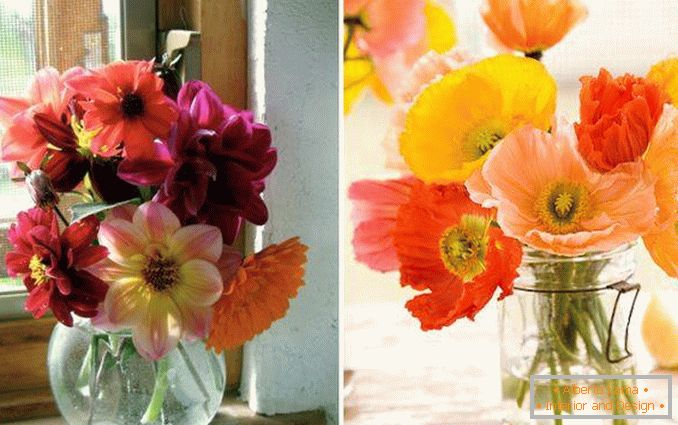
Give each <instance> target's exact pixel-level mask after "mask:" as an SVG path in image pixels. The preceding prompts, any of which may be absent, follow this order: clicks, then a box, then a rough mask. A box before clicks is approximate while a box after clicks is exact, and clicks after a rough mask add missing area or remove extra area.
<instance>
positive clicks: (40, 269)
mask: <svg viewBox="0 0 678 425" xmlns="http://www.w3.org/2000/svg"><path fill="white" fill-rule="evenodd" d="M28 268H29V269H30V271H31V279H33V281H34V282H35V285H42V284H43V283H45V282H47V281H48V280H49V277H48V276H47V265H46V264H44V263H43V262H42V258H40V257H38V255H37V254H36V255H33V256H32V257H31V260H30V261H29V262H28Z"/></svg>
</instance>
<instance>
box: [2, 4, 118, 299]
mask: <svg viewBox="0 0 678 425" xmlns="http://www.w3.org/2000/svg"><path fill="white" fill-rule="evenodd" d="M75 3H76V2H73V1H72V0H35V1H31V0H23V1H7V0H0V96H23V95H24V94H25V93H26V90H27V88H28V85H29V84H30V82H31V80H32V78H33V75H34V74H35V72H36V71H37V70H38V69H40V68H42V67H44V66H48V65H49V66H53V67H55V68H57V69H58V70H59V71H63V70H65V69H68V68H70V67H72V66H77V65H80V66H85V67H89V68H95V67H99V66H102V65H104V64H106V63H108V62H110V61H113V60H117V59H120V58H121V44H122V43H121V41H122V40H121V29H120V21H121V17H120V9H121V7H120V0H80V1H78V2H77V6H76V5H75ZM2 132H3V128H2V127H0V137H1V136H2ZM10 177H11V176H10V166H9V165H8V164H2V165H0V205H2V207H1V208H0V294H2V293H8V292H14V291H18V290H23V285H21V286H17V285H8V281H7V279H8V278H7V271H6V269H5V264H4V257H5V253H6V252H7V250H8V248H9V246H8V241H7V230H8V229H9V225H10V224H11V222H13V221H14V219H15V217H16V214H17V213H18V212H19V211H21V210H24V209H27V208H30V207H31V205H32V203H31V200H30V198H29V196H28V193H27V192H26V190H25V188H24V185H23V183H21V182H17V181H11V178H10Z"/></svg>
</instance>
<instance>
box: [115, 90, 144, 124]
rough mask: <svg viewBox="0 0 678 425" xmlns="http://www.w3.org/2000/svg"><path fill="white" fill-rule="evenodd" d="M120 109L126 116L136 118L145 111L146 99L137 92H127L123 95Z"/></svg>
mask: <svg viewBox="0 0 678 425" xmlns="http://www.w3.org/2000/svg"><path fill="white" fill-rule="evenodd" d="M120 109H122V114H123V115H124V116H125V118H134V117H138V116H139V115H141V114H143V113H144V99H142V98H141V96H139V95H138V94H136V93H127V94H125V95H124V96H123V97H122V102H120Z"/></svg>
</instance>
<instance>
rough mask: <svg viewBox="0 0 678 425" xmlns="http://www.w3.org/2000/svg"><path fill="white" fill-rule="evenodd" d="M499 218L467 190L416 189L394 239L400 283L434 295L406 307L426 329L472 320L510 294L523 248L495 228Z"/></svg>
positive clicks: (423, 186) (400, 214)
mask: <svg viewBox="0 0 678 425" xmlns="http://www.w3.org/2000/svg"><path fill="white" fill-rule="evenodd" d="M494 216H495V211H494V210H493V209H486V208H483V207H481V206H480V205H477V204H475V203H473V202H472V201H471V200H470V199H469V196H468V192H467V191H466V189H465V188H464V186H462V185H458V184H450V185H446V186H440V185H426V184H424V183H421V182H419V183H417V184H415V185H414V186H413V188H412V194H411V196H410V200H409V202H407V203H406V204H404V205H403V206H401V207H400V210H399V212H398V218H397V221H396V226H395V229H394V231H393V239H394V244H395V248H396V251H397V253H398V258H399V260H400V264H401V266H400V282H401V284H402V285H410V286H412V287H413V288H415V289H417V290H422V291H423V290H429V291H430V292H429V293H426V294H422V295H418V296H416V297H415V298H414V299H412V300H410V301H409V302H408V303H407V308H408V310H410V312H411V313H412V314H413V315H414V316H415V317H417V318H418V319H419V320H420V321H421V328H422V329H423V330H431V329H440V328H442V327H443V326H448V325H450V324H452V323H454V322H455V321H456V320H457V319H459V318H462V317H468V318H470V319H473V317H474V316H475V314H476V313H477V312H478V311H480V310H481V309H482V308H483V307H484V306H485V305H486V304H487V303H488V302H489V301H490V299H491V298H492V295H493V294H494V292H495V291H496V289H497V288H500V289H501V295H500V297H499V298H500V299H501V298H503V297H505V296H507V295H510V294H511V292H512V289H513V280H514V279H515V278H516V277H517V275H518V274H517V273H516V269H517V268H518V266H519V265H520V260H521V257H522V248H521V246H520V244H519V243H518V241H516V240H515V239H512V238H509V237H507V236H505V235H504V234H503V233H502V231H501V230H500V229H499V228H498V227H496V226H495V225H494Z"/></svg>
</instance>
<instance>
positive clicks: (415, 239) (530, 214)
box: [349, 0, 678, 423]
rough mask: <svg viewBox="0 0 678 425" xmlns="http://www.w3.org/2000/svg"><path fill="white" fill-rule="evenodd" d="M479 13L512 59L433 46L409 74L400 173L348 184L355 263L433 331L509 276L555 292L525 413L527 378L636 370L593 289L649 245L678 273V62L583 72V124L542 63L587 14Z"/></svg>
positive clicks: (517, 0)
mask: <svg viewBox="0 0 678 425" xmlns="http://www.w3.org/2000/svg"><path fill="white" fill-rule="evenodd" d="M482 16H483V19H484V21H485V22H486V24H487V25H488V27H489V29H490V30H491V32H492V35H493V38H494V39H495V40H494V41H496V42H498V43H499V44H501V46H502V50H508V51H511V52H512V53H501V54H497V55H496V56H492V57H487V58H475V57H471V56H470V55H468V54H467V53H465V52H463V51H460V50H452V51H449V52H446V53H438V52H429V53H427V54H425V55H424V56H422V57H421V58H420V59H419V60H418V61H417V63H416V64H415V65H414V66H413V67H412V70H411V72H410V74H409V77H407V78H405V79H404V80H403V82H402V84H401V86H400V88H399V95H398V96H397V99H396V102H395V106H394V108H393V109H394V111H393V119H392V121H391V125H390V128H389V131H388V133H387V138H386V140H385V142H384V146H385V148H386V150H387V155H386V157H387V166H388V167H390V168H391V169H393V170H395V171H396V172H397V173H398V174H399V176H397V177H395V178H390V179H387V180H362V181H358V182H355V183H353V185H352V186H351V187H350V188H349V198H350V199H352V201H353V204H354V209H353V215H352V218H353V221H354V224H355V233H354V239H353V246H354V250H355V255H356V258H357V260H358V261H360V262H362V263H364V264H366V265H367V266H369V267H370V268H372V269H374V270H377V271H381V272H388V271H399V273H400V283H401V285H403V286H411V287H412V288H414V289H416V290H419V291H426V292H425V293H423V294H421V295H418V296H416V297H415V298H414V299H412V300H410V301H409V302H407V304H406V307H407V309H408V310H409V311H410V312H411V313H412V315H413V316H414V317H416V318H417V319H419V321H420V322H421V327H422V329H423V330H433V329H441V328H442V327H445V326H449V325H451V324H452V323H454V322H455V321H456V320H457V319H460V318H464V317H466V318H469V319H473V317H474V316H475V315H476V314H477V313H478V312H479V311H480V310H481V309H482V308H483V307H484V306H485V305H486V304H487V303H488V302H489V301H490V299H491V298H492V297H493V296H494V294H495V292H497V289H499V299H500V300H501V299H504V298H505V297H508V296H509V295H512V293H513V290H514V281H515V282H525V281H527V280H529V279H531V280H533V281H536V282H537V284H536V285H534V286H533V287H532V288H531V289H530V290H532V291H533V292H537V293H544V294H546V295H544V296H540V297H535V299H534V303H533V304H532V305H531V306H529V309H530V314H532V315H534V318H535V320H534V321H535V327H536V328H537V330H536V331H535V332H536V335H537V340H538V342H537V344H536V346H535V347H534V348H533V350H532V351H531V354H530V357H531V358H530V359H529V360H528V361H527V367H526V372H525V374H524V375H525V377H526V379H527V381H523V382H521V383H520V385H519V386H518V387H519V388H518V389H516V390H515V391H514V392H513V397H515V399H516V400H517V402H518V405H520V406H523V402H524V399H525V396H526V390H527V386H526V383H527V382H528V381H529V376H530V375H534V374H540V373H541V374H553V375H562V374H569V373H568V372H570V371H571V372H572V373H582V372H581V369H579V370H578V371H575V366H576V365H579V364H582V365H587V367H588V366H590V367H592V368H593V370H594V371H595V372H596V373H598V374H612V373H621V372H620V371H623V370H625V369H623V368H621V366H620V367H619V368H617V367H615V366H616V363H617V362H616V359H614V357H615V354H616V355H617V357H619V356H620V355H623V354H624V351H623V347H621V344H620V343H619V341H617V339H618V338H615V337H614V335H612V326H611V324H609V323H608V322H609V321H610V319H609V318H608V316H609V314H610V312H609V311H607V309H606V308H605V306H603V305H602V302H601V300H600V299H599V298H598V297H597V296H594V294H593V293H594V292H595V291H598V290H599V289H601V288H597V289H594V290H592V291H591V292H590V293H588V292H587V291H589V289H584V288H587V287H589V286H592V283H595V282H596V281H598V280H600V281H604V280H605V279H607V277H606V276H607V273H608V271H606V270H607V269H606V267H609V266H610V265H611V264H612V263H613V262H614V260H612V259H610V258H608V257H607V256H605V255H603V257H600V255H601V253H604V254H606V255H607V254H610V255H612V254H614V253H616V252H617V251H618V250H621V251H623V250H624V247H625V246H626V245H628V244H632V243H634V241H636V240H637V239H639V238H642V239H643V241H644V242H645V246H646V247H647V249H648V251H649V252H650V254H651V256H652V258H653V259H654V261H655V262H656V263H657V264H658V265H659V266H660V267H661V268H662V269H663V270H664V271H665V272H666V273H667V274H668V275H670V276H672V277H678V231H677V229H678V197H677V194H678V110H677V109H676V108H675V106H676V103H675V102H676V99H677V98H678V91H677V88H678V86H677V85H676V83H677V82H678V59H676V58H673V59H668V60H666V61H664V62H661V63H659V64H656V65H655V66H653V67H652V69H651V71H650V72H649V73H648V75H647V76H645V77H639V76H634V75H629V74H626V75H622V76H619V77H613V76H612V75H611V74H610V73H609V72H608V71H607V70H605V69H604V68H603V69H601V70H600V73H599V74H598V75H597V76H584V77H582V78H581V79H580V81H581V84H582V87H581V91H580V96H579V97H580V117H579V121H578V122H576V123H575V124H574V125H572V124H570V123H568V122H566V120H564V119H562V118H558V117H557V116H556V115H555V112H556V99H557V93H556V92H557V85H556V82H555V80H554V79H553V78H552V77H551V75H550V74H549V72H548V71H547V69H546V68H545V67H544V65H543V64H542V63H540V59H541V58H542V55H543V52H544V51H545V50H547V49H548V48H550V47H551V46H553V45H554V44H556V43H557V42H558V41H560V40H561V39H562V38H563V37H564V36H565V35H566V33H567V32H568V31H569V30H570V29H571V28H572V27H573V26H574V25H575V24H576V23H578V22H579V21H580V20H581V19H582V18H584V17H585V16H586V10H585V9H584V8H583V6H581V5H580V4H579V3H578V2H577V1H576V0H550V1H537V0H534V1H532V0H488V1H487V2H486V7H485V10H483V11H482ZM516 52H518V53H519V54H516ZM672 102H673V104H672ZM597 255H598V256H599V257H596V256H597ZM535 258H536V259H537V260H535ZM600 258H602V259H600ZM519 276H520V278H519ZM629 277H630V276H624V277H623V279H627V278H629ZM517 278H518V280H517ZM610 283H614V282H610ZM593 286H595V284H594V285H593ZM515 289H518V288H515ZM582 289H583V290H582ZM625 290H626V289H625ZM612 314H613V315H614V312H613V313H612ZM608 326H609V329H608ZM606 348H607V350H606ZM514 354H515V353H514ZM611 357H612V358H611ZM553 382H554V383H553V384H552V385H551V388H550V389H549V392H550V395H551V396H552V397H553V400H554V401H564V400H562V399H560V400H558V399H557V397H558V396H559V395H560V394H562V391H561V390H560V388H559V386H560V385H564V384H563V383H558V381H553ZM618 385H620V386H623V385H625V384H624V383H623V382H622V383H618ZM624 396H626V394H621V393H619V394H618V395H617V399H616V400H615V401H620V400H619V399H620V398H621V397H624ZM628 401H629V402H633V401H634V399H633V398H632V396H629V397H628ZM615 406H616V404H615ZM565 410H567V409H565ZM569 412H570V413H571V411H569ZM554 413H555V414H556V415H559V414H561V413H564V412H561V411H560V410H558V411H555V412H550V414H554ZM613 413H614V414H622V413H624V412H622V411H621V410H618V409H617V407H615V408H614V412H613ZM625 413H629V412H625ZM556 422H560V420H557V421H556ZM619 423H625V422H624V421H619Z"/></svg>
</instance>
